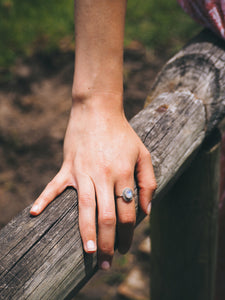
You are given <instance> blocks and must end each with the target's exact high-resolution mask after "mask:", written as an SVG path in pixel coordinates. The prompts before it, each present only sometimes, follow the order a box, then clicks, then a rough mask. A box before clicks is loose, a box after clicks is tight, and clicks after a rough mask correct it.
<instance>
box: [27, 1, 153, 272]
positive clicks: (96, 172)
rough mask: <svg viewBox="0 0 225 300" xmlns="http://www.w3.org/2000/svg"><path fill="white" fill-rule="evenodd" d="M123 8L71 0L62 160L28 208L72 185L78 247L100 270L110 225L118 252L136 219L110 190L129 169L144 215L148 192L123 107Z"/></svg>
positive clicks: (110, 242)
mask: <svg viewBox="0 0 225 300" xmlns="http://www.w3.org/2000/svg"><path fill="white" fill-rule="evenodd" d="M125 12H126V1H125V0H113V1H112V0H95V1H93V0H75V45H76V49H75V50H76V59H75V72H74V82H73V88H72V108H71V114H70V119H69V123H68V127H67V131H66V135H65V140H64V160H63V164H62V167H61V169H60V171H59V172H58V174H57V175H56V176H55V177H54V178H53V180H52V181H51V182H50V183H49V184H48V185H47V186H46V188H45V189H44V191H43V192H42V194H41V195H40V196H39V197H38V199H37V200H36V201H35V202H34V204H33V206H32V208H31V211H30V213H31V214H32V215H38V214H40V213H41V212H42V211H43V210H44V209H45V207H46V206H47V205H48V204H49V203H50V202H51V201H53V200H54V198H55V197H56V196H57V195H59V194H60V193H61V192H63V190H64V189H65V188H66V187H67V186H73V187H74V188H75V189H76V190H77V191H78V199H79V227H80V233H81V238H82V241H83V247H84V250H85V251H86V252H87V253H93V252H95V251H97V250H98V264H99V267H100V268H102V269H105V270H106V269H109V268H110V266H111V263H112V258H113V254H114V243H115V232H116V226H117V233H118V249H119V251H120V252H121V253H125V252H127V251H128V249H129V247H130V245H131V241H132V237H133V231H134V225H135V221H136V214H135V205H134V200H132V201H131V202H130V203H126V202H125V201H124V200H123V199H122V198H116V197H115V195H122V191H123V190H124V188H126V187H130V188H132V189H133V188H134V174H135V176H136V178H137V182H138V186H139V201H140V206H141V208H142V210H143V211H144V212H145V213H146V214H149V213H150V201H151V198H152V194H153V192H154V190H155V189H156V181H155V177H154V172H153V167H152V163H151V157H150V154H149V152H148V151H147V149H146V148H145V146H144V145H143V143H142V142H141V140H140V139H139V137H138V136H137V135H136V133H135V132H134V131H133V129H132V128H131V126H130V125H129V123H128V121H127V120H126V118H125V115H124V110H123V38H124V22H125V21H124V20H125ZM96 211H97V223H98V224H97V231H98V239H97V240H96V226H95V220H96Z"/></svg>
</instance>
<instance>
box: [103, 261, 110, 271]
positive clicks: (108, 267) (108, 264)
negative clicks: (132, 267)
mask: <svg viewBox="0 0 225 300" xmlns="http://www.w3.org/2000/svg"><path fill="white" fill-rule="evenodd" d="M101 268H102V270H105V271H107V270H109V269H110V263H109V262H108V261H103V262H102V264H101Z"/></svg>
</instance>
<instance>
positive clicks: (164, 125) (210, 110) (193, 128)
mask: <svg viewBox="0 0 225 300" xmlns="http://www.w3.org/2000/svg"><path fill="white" fill-rule="evenodd" d="M224 63H225V43H224V42H222V41H221V40H220V39H219V38H217V37H216V36H214V35H213V34H211V33H210V32H209V31H203V32H202V33H201V34H200V35H198V36H197V37H196V38H195V39H193V40H192V41H191V42H190V43H189V44H188V45H187V46H186V47H185V48H184V49H182V50H181V51H180V52H179V53H178V54H177V55H176V56H175V57H173V58H172V59H171V60H170V61H169V62H168V63H167V64H166V66H165V67H164V68H163V70H162V72H161V73H160V74H159V76H158V77H157V79H156V81H155V84H154V86H153V88H152V90H151V92H150V95H149V97H148V102H149V103H150V104H149V105H148V106H146V108H145V109H144V110H143V111H141V112H140V113H139V114H137V115H136V116H135V117H134V118H133V119H132V120H131V124H132V126H133V128H134V129H135V130H136V132H137V133H138V135H139V136H140V138H141V139H142V141H143V142H144V143H145V145H146V146H147V148H148V149H149V151H150V152H151V155H152V161H153V165H154V169H155V174H156V178H157V183H158V188H157V191H156V193H155V195H154V199H153V208H152V217H151V219H152V224H151V231H152V247H153V250H154V251H153V256H152V261H153V262H154V258H155V264H154V265H153V268H152V270H153V273H152V277H153V278H152V279H151V280H152V282H156V280H157V278H159V277H160V284H162V286H161V287H160V286H159V285H158V284H156V285H155V288H154V289H153V290H152V298H151V299H153V300H155V299H157V300H159V299H160V300H161V299H164V300H165V299H173V300H175V299H179V300H180V299H192V300H193V299H198V300H199V299H212V295H210V296H209V297H210V298H201V297H200V296H199V295H200V294H199V293H197V292H195V290H194V292H193V293H192V294H191V295H195V296H194V297H191V298H190V297H189V298H188V295H189V296H190V293H189V294H188V293H187V296H186V292H187V290H188V287H187V286H185V284H183V285H182V279H181V278H179V280H178V278H175V279H174V282H175V284H174V282H172V280H170V284H171V287H170V288H167V289H166V293H167V294H165V293H162V292H159V291H160V290H163V289H164V288H165V286H163V284H165V283H166V280H167V279H168V278H169V276H170V272H169V268H171V267H172V265H171V264H170V263H168V265H167V268H168V269H167V271H166V272H163V266H162V263H164V262H165V257H166V252H167V251H165V247H168V245H169V243H170V241H169V239H168V237H163V234H162V232H161V231H160V230H161V229H162V230H164V229H165V226H169V227H168V228H169V229H173V230H174V228H176V227H177V228H179V227H181V228H182V226H181V224H179V223H173V226H171V222H170V217H171V218H173V210H172V211H171V210H169V212H168V213H167V211H166V210H165V209H164V210H163V214H162V215H163V218H164V219H166V220H167V221H166V222H161V223H160V220H159V219H160V218H161V216H160V212H161V210H162V203H167V205H166V206H165V207H167V208H168V207H169V204H168V203H170V201H172V200H171V199H173V195H174V194H173V193H172V192H170V193H168V191H169V190H170V191H173V189H175V188H176V185H175V186H174V187H173V185H174V183H175V182H176V181H177V179H178V178H179V177H180V175H181V174H182V173H183V172H184V170H185V169H187V167H188V166H189V165H190V163H191V161H193V158H194V157H195V156H196V155H197V153H199V151H200V150H199V149H201V145H202V143H203V141H204V140H205V138H207V137H208V139H210V138H209V137H210V136H212V135H213V136H214V135H215V134H214V133H213V130H214V129H215V128H216V126H217V125H218V123H219V121H220V120H221V119H222V118H223V117H224V115H225V68H224ZM211 148H212V149H213V147H211ZM214 148H215V147H214ZM208 152H211V150H210V151H208ZM208 152H207V153H208ZM217 153H218V151H217ZM198 155H199V154H198ZM200 157H202V156H200ZM217 157H218V155H217ZM197 161H198V159H197ZM200 161H201V162H202V161H203V162H204V161H205V162H206V164H208V163H207V161H210V162H211V161H212V160H210V159H208V160H207V158H206V159H205V160H204V158H201V159H200ZM216 161H218V159H217V158H215V159H214V160H213V162H214V163H213V164H212V163H210V166H211V165H213V166H214V169H213V170H214V171H213V173H215V174H216V173H218V163H216ZM194 164H196V161H195V163H194ZM203 165H204V163H203V164H202V163H200V164H198V168H197V169H199V168H200V167H201V166H203ZM204 170H205V173H207V172H209V170H211V169H207V168H205V169H204ZM193 172H194V173H196V172H197V171H196V170H194V171H193ZM210 172H211V171H210ZM207 174H208V173H207ZM201 175H202V174H201ZM198 176H200V175H198ZM207 176H208V175H207ZM190 178H192V175H191V177H190ZM208 178H209V179H208V180H207V181H204V180H202V181H200V182H201V184H207V185H210V182H213V183H212V184H213V187H214V189H210V190H211V193H212V194H213V195H214V197H213V199H214V200H213V203H214V204H213V212H211V210H208V209H206V210H205V215H204V217H200V219H202V218H206V217H207V218H208V217H209V218H211V215H212V219H213V220H214V221H213V222H214V223H213V224H215V222H216V208H215V207H216V205H217V198H218V197H217V194H218V192H215V191H218V177H217V178H216V179H215V180H210V176H208ZM183 181H184V182H186V181H187V182H189V186H188V185H187V186H186V187H185V193H187V195H188V191H189V190H190V189H191V188H190V182H192V180H190V179H189V180H186V179H183ZM172 187H173V188H172ZM194 189H198V184H195V185H194ZM203 190H204V189H203ZM207 191H208V190H207ZM207 193H208V192H207ZM175 194H176V195H178V196H177V197H178V198H179V199H180V198H181V197H183V194H182V191H179V192H175ZM165 195H167V197H165ZM171 195H172V196H171ZM171 197H172V198H171ZM190 197H193V193H192V194H190ZM197 198H198V199H199V198H201V201H204V199H202V197H200V196H199V197H197ZM209 198H210V196H209ZM135 201H136V203H138V199H137V196H136V199H135ZM174 201H175V200H174ZM174 201H172V202H171V203H173V205H172V204H171V207H173V208H174V207H176V201H175V202H174ZM187 201H188V197H187V196H186V197H184V202H182V199H181V200H180V201H179V206H178V207H179V208H180V209H181V210H182V212H183V211H184V210H185V209H184V207H185V205H186V204H187ZM201 201H200V202H199V201H198V204H197V206H199V205H200V204H199V203H201ZM195 202H196V201H194V200H193V201H192V202H191V205H190V206H189V208H188V213H189V214H191V213H192V212H193V210H194V211H195V210H196V207H195ZM209 202H210V199H209ZM174 203H175V204H174ZM182 203H184V206H182ZM207 203H208V202H207ZM160 205H161V207H160ZM159 207H160V209H159ZM136 208H137V217H138V222H139V221H140V220H141V219H142V218H143V215H142V214H141V212H140V211H139V208H138V205H137V206H136ZM29 209H30V208H29V207H28V208H26V209H25V210H24V211H23V212H21V213H20V214H19V215H18V216H17V217H16V218H14V219H13V220H12V221H11V222H10V223H9V224H8V225H6V226H5V227H4V228H3V229H2V230H1V232H0V245H1V249H0V299H4V300H6V299H32V300H34V299H38V300H39V299H51V300H54V299H69V298H70V297H71V295H72V294H74V293H75V292H76V291H78V290H79V289H80V288H81V287H82V286H83V285H84V284H85V282H86V281H87V280H88V279H89V278H90V277H91V276H92V275H93V274H94V273H95V271H96V270H97V264H96V255H87V254H84V252H83V250H82V244H81V239H80V234H79V228H78V205H77V194H76V192H75V190H73V189H72V188H68V189H67V190H66V191H65V192H64V193H62V195H60V196H59V197H58V198H57V199H55V201H54V202H53V203H52V204H51V205H49V206H48V208H47V209H46V210H45V211H44V212H43V213H42V214H41V215H40V216H39V217H36V218H33V217H31V216H30V215H29ZM179 211H180V210H179V209H176V210H175V211H174V213H176V214H177V217H175V220H176V221H177V222H179V221H180V222H182V220H181V218H179ZM165 216H167V217H165ZM207 220H208V219H207ZM188 222H191V218H189V220H188ZM186 223H187V222H186ZM194 224H195V225H196V227H198V222H196V219H195V223H194ZM204 224H205V223H203V225H204ZM207 224H209V223H207ZM157 226H161V227H160V228H159V227H157ZM163 226H164V227H163ZM206 226H208V225H206ZM156 227H157V228H156ZM203 227H204V226H203ZM185 228H187V226H186V227H185ZM190 228H191V229H192V230H193V226H190ZM197 230H198V228H196V231H197ZM175 231H176V230H175ZM214 231H215V232H216V228H215V230H214ZM167 234H168V230H167ZM185 234H186V231H185ZM185 234H184V235H185ZM159 236H160V240H159ZM167 236H168V235H167ZM180 236H181V235H180V232H179V233H178V234H177V235H176V234H174V235H173V239H172V242H173V243H176V237H178V238H180ZM188 236H189V239H188V240H186V241H185V236H184V237H183V239H184V241H183V245H186V246H188V243H189V242H191V239H190V234H189V235H188ZM197 236H198V235H196V236H195V237H197ZM157 239H158V240H157ZM206 239H207V241H206V243H205V244H204V245H208V244H210V245H211V247H213V250H210V251H209V252H210V253H212V255H214V256H215V246H214V245H215V244H216V240H215V238H214V235H209V236H208V235H207V236H206ZM195 241H196V239H194V241H193V242H195ZM211 242H212V244H213V245H212V244H211ZM154 243H155V245H157V248H154ZM177 243H178V244H179V240H177ZM166 245H167V246H166ZM196 247H200V245H198V244H196ZM196 247H192V248H191V249H192V250H193V251H195V250H196V249H195V248H196ZM162 249H164V251H163V250H162ZM171 249H172V248H171ZM171 249H170V251H169V255H170V257H172V260H171V261H173V262H174V260H175V259H176V255H177V253H176V247H174V248H173V249H172V250H171ZM155 250H156V251H155ZM157 250H158V252H159V253H160V254H162V255H163V259H162V261H161V262H160V258H159V257H158V256H157ZM196 251H197V252H198V249H197V250H196ZM154 253H155V254H154ZM181 253H182V251H181V252H179V255H181ZM187 253H188V252H187V251H186V252H185V258H182V255H181V257H179V259H178V263H177V264H179V262H181V261H182V262H185V263H181V265H180V266H181V268H180V269H178V271H179V272H178V271H177V272H174V274H175V273H176V276H177V275H178V274H186V272H187V269H188V275H189V276H192V275H193V272H195V269H194V268H192V269H191V271H190V269H189V268H188V267H189V266H188V265H187V264H188V261H189V260H188V259H187V256H188V254H187ZM212 255H211V256H210V259H211V260H213V261H214V260H215V259H214V258H213V259H212ZM214 256H213V257H214ZM196 263H197V262H196ZM203 263H206V264H207V266H208V272H209V274H212V272H213V268H214V266H215V263H213V262H212V263H211V264H209V262H208V260H207V259H206V260H203ZM185 268H186V269H185ZM154 270H155V271H154ZM157 270H160V272H159V271H157ZM202 270H204V268H203V269H202ZM211 271H212V272H211ZM163 273H166V275H164V274H163ZM154 276H155V281H154ZM198 276H200V277H201V276H202V278H200V279H199V281H198V283H199V285H200V289H203V288H204V287H205V286H206V284H207V283H208V281H207V280H208V279H207V280H206V279H205V277H207V275H205V274H202V273H201V272H199V273H198ZM210 276H211V275H210ZM180 277H182V278H183V280H184V281H185V280H186V276H180ZM176 279H177V284H179V285H181V286H182V288H183V290H181V288H179V289H178V290H179V291H178V292H177V291H176V290H177V288H176ZM211 281H212V280H211ZM193 289H194V288H192V290H193ZM196 289H199V287H196ZM174 290H175V291H174ZM181 293H182V294H183V296H182V298H180V295H181ZM211 294H212V293H211ZM204 296H205V295H204ZM207 297H208V296H207Z"/></svg>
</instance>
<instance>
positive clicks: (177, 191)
mask: <svg viewBox="0 0 225 300" xmlns="http://www.w3.org/2000/svg"><path fill="white" fill-rule="evenodd" d="M220 140H221V139H220V134H218V133H216V132H213V134H212V135H211V138H210V140H209V141H208V142H207V143H204V145H203V146H202V147H201V150H200V151H199V153H198V155H197V156H196V157H195V159H194V161H193V163H192V164H191V166H190V167H189V168H188V169H187V170H186V171H185V172H184V174H182V175H181V176H180V178H179V179H178V181H177V182H176V183H175V185H174V186H173V188H172V189H171V190H170V191H169V193H167V195H166V196H165V197H164V199H163V201H160V202H157V203H155V205H154V206H153V207H152V215H151V219H150V222H151V245H152V251H151V289H150V290H151V299H154V300H174V299H182V300H190V299H192V300H213V299H214V284H215V270H216V252H217V231H218V200H219V182H220V180H219V173H220V172H219V168H220Z"/></svg>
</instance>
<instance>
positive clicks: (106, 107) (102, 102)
mask: <svg viewBox="0 0 225 300" xmlns="http://www.w3.org/2000/svg"><path fill="white" fill-rule="evenodd" d="M72 112H75V113H76V115H78V114H80V113H82V114H83V113H85V114H87V115H88V114H90V115H92V114H95V115H99V116H100V115H102V116H103V117H104V116H106V117H107V116H113V115H124V109H123V93H122V92H121V93H119V92H115V91H105V90H104V91H99V90H92V91H89V92H85V93H78V92H76V91H74V93H73V96H72Z"/></svg>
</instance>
